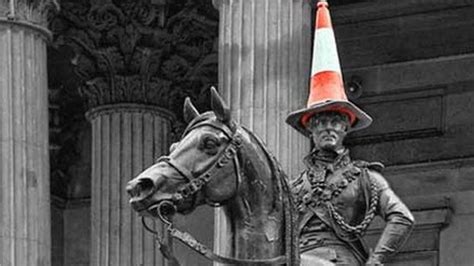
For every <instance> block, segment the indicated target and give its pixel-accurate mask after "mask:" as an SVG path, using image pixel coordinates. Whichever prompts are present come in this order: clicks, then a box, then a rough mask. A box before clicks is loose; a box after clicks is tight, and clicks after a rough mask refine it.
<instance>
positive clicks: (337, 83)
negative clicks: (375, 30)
mask: <svg viewBox="0 0 474 266" xmlns="http://www.w3.org/2000/svg"><path fill="white" fill-rule="evenodd" d="M317 6H318V9H317V13H316V25H315V35H314V44H313V60H312V68H311V81H310V93H309V97H308V102H307V105H306V108H304V109H301V110H298V111H296V112H293V113H291V114H290V115H289V116H288V118H287V120H286V122H287V123H288V124H290V125H291V126H293V127H294V128H295V129H297V130H298V131H300V132H301V133H303V134H304V135H307V136H308V135H309V133H310V132H309V130H308V129H307V128H306V125H307V123H308V121H309V119H310V118H311V117H312V116H313V115H314V114H316V113H320V112H323V111H337V112H341V113H344V114H346V115H348V116H349V119H350V122H351V125H352V126H351V131H355V130H359V129H362V128H365V127H367V126H369V125H370V123H371V122H372V118H370V116H368V115H367V114H366V113H365V112H363V111H362V110H361V109H359V108H358V107H357V106H355V105H354V104H353V103H351V102H349V101H348V100H347V96H346V93H345V91H344V83H343V81H342V72H341V66H340V63H339V56H338V53H337V46H336V38H335V36H334V30H333V28H332V23H331V16H330V14H329V9H328V3H327V2H326V1H323V0H320V1H319V2H318V4H317Z"/></svg>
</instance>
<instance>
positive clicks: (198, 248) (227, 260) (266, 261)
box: [142, 201, 287, 266]
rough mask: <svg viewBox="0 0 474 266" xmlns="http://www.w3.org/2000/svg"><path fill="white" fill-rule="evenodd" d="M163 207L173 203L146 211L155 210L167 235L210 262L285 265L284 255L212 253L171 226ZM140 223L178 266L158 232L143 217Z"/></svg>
mask: <svg viewBox="0 0 474 266" xmlns="http://www.w3.org/2000/svg"><path fill="white" fill-rule="evenodd" d="M163 205H169V206H173V207H174V205H173V203H171V202H169V201H162V202H160V203H159V204H157V205H153V206H151V207H150V208H149V209H148V210H149V211H153V210H155V211H156V212H157V215H158V217H159V218H160V220H161V221H162V222H163V224H165V225H167V227H166V230H167V231H168V232H169V234H170V235H171V236H172V237H173V238H176V239H178V240H179V241H181V242H182V243H183V244H185V245H186V246H188V247H189V248H191V249H192V250H194V251H195V252H197V253H199V254H201V255H202V256H204V257H206V258H207V259H209V260H211V261H215V262H218V263H222V264H232V265H241V264H246V265H281V264H285V263H287V258H286V256H284V255H281V256H278V257H273V258H270V259H238V258H231V257H225V256H221V255H219V254H216V253H214V252H213V251H212V250H211V249H210V248H208V247H207V246H206V245H204V244H202V243H201V242H199V241H198V240H196V238H194V237H193V236H192V235H191V234H189V233H188V232H183V231H180V230H179V229H177V228H175V227H174V226H173V223H172V222H171V221H169V220H168V219H166V218H165V217H166V216H165V215H163V214H162V213H161V206H163ZM142 223H143V225H144V227H145V229H146V230H148V231H149V232H151V233H153V234H154V235H155V239H156V240H157V241H158V243H159V249H160V251H161V252H162V254H163V256H164V257H165V258H166V259H168V260H170V262H171V263H172V264H173V266H179V265H180V264H179V262H178V260H177V259H176V257H175V256H174V255H173V253H172V252H171V249H170V247H169V246H168V245H167V244H165V242H164V241H163V239H162V238H161V237H160V236H159V234H158V232H157V231H155V230H153V229H151V228H150V227H149V226H148V225H147V224H146V222H145V217H142Z"/></svg>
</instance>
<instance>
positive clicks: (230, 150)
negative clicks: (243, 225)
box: [142, 121, 287, 266]
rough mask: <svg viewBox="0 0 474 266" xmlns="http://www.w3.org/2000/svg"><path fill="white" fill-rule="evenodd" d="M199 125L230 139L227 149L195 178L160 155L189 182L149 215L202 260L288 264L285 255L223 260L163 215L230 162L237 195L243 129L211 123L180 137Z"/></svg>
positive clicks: (163, 247)
mask: <svg viewBox="0 0 474 266" xmlns="http://www.w3.org/2000/svg"><path fill="white" fill-rule="evenodd" d="M202 126H210V127H213V128H216V129H219V130H221V131H222V132H223V133H224V134H225V135H226V136H227V137H228V138H229V139H230V142H229V144H228V145H227V147H225V148H224V150H223V152H221V154H220V157H219V158H218V159H217V160H216V161H215V162H214V163H213V164H212V165H210V166H209V168H208V169H207V170H205V171H204V172H203V173H202V174H200V175H198V176H195V175H193V173H192V172H191V171H189V170H188V169H187V168H186V167H183V166H181V165H180V164H179V163H178V162H176V161H175V160H174V159H173V158H171V157H170V156H162V157H160V158H158V160H157V163H159V162H164V163H166V164H168V165H169V166H171V167H172V168H174V169H175V170H176V171H177V172H178V173H179V174H180V175H181V176H182V177H184V178H185V179H187V180H188V181H189V182H188V183H187V184H186V185H184V186H182V187H181V188H180V189H179V190H178V192H176V193H174V194H173V195H172V196H171V199H170V200H164V201H160V202H159V203H158V204H155V205H152V206H151V207H149V208H148V212H150V213H153V212H156V216H157V217H158V218H159V219H160V220H161V221H162V222H163V224H165V225H166V230H167V232H168V233H169V234H170V235H171V236H172V237H174V238H176V239H178V240H179V241H181V242H182V243H184V244H185V245H187V246H188V247H190V248H191V249H193V250H194V251H196V252H198V253H199V254H201V255H203V256H204V257H206V258H208V259H209V260H211V261H215V262H219V263H223V264H237V265H240V264H253V265H280V264H285V263H286V262H287V257H286V256H284V255H281V256H278V257H274V258H270V259H253V260H250V259H237V258H231V257H224V256H221V255H218V254H216V253H214V252H213V251H212V250H211V249H210V248H208V247H207V246H205V245H204V244H202V243H200V242H199V241H198V240H196V239H195V238H194V237H193V236H192V235H190V234H189V233H187V232H182V231H180V230H178V229H177V228H175V227H174V225H173V222H172V221H171V220H170V219H169V218H168V217H167V216H166V215H165V214H164V212H165V211H164V210H167V211H169V210H172V212H173V213H174V212H176V211H177V207H176V205H177V204H179V203H181V202H183V201H184V200H187V199H189V198H190V197H192V196H195V195H196V194H197V193H198V192H199V191H201V189H202V188H203V187H204V186H205V185H206V184H208V183H209V181H211V179H212V177H213V176H215V173H216V172H217V171H219V170H220V169H222V168H223V167H225V166H226V165H227V164H228V163H229V162H231V161H233V162H234V167H235V175H236V177H237V188H236V190H235V191H236V192H235V193H236V194H237V193H238V188H239V184H240V182H241V174H240V165H239V159H238V153H239V151H240V149H241V147H242V141H243V136H242V133H241V131H242V130H243V129H242V128H241V127H239V126H237V125H236V124H234V123H232V125H231V126H229V128H227V127H219V126H217V125H216V124H214V123H210V122H208V121H207V122H201V123H197V124H196V125H193V126H192V127H190V128H189V129H187V130H185V132H184V133H183V136H182V138H184V137H185V136H186V135H187V134H188V133H189V132H191V131H192V130H194V129H196V128H198V127H202ZM196 204H197V203H196V199H195V197H194V199H193V203H192V205H193V206H192V207H194V206H195V205H196ZM208 204H210V205H212V206H218V205H219V203H215V202H208ZM142 223H143V226H144V227H145V229H146V230H147V231H149V232H151V233H153V234H154V235H155V239H156V240H157V242H158V243H159V249H160V251H161V253H162V254H163V256H164V257H165V258H166V259H168V260H169V261H170V263H171V264H172V265H173V266H177V265H179V262H178V260H177V259H176V257H175V256H174V255H173V254H172V252H171V249H170V248H169V246H168V245H167V244H166V243H165V242H164V241H163V239H162V237H160V235H159V233H158V232H157V231H155V230H153V229H151V228H150V227H149V226H148V225H147V224H146V221H145V216H143V217H142Z"/></svg>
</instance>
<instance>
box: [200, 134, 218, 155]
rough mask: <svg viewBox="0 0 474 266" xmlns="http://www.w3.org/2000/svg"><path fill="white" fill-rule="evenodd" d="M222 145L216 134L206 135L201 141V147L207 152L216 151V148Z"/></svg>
mask: <svg viewBox="0 0 474 266" xmlns="http://www.w3.org/2000/svg"><path fill="white" fill-rule="evenodd" d="M219 146H220V142H219V140H218V139H217V138H215V137H214V136H206V137H204V138H203V140H202V143H201V149H203V150H205V151H206V152H207V151H209V152H215V150H216V148H217V147H219Z"/></svg>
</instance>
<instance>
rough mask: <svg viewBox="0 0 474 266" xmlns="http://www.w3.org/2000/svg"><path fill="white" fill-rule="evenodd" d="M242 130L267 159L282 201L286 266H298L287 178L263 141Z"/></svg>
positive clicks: (294, 224) (297, 252)
mask: <svg viewBox="0 0 474 266" xmlns="http://www.w3.org/2000/svg"><path fill="white" fill-rule="evenodd" d="M241 127H242V129H244V131H245V132H246V133H247V134H248V135H249V136H250V137H251V138H252V139H253V140H254V141H255V142H256V143H257V144H258V146H259V147H260V149H262V151H263V152H264V153H265V156H266V157H267V159H268V161H269V163H270V167H271V171H272V176H273V179H274V181H275V182H276V184H277V186H276V187H277V192H278V196H279V197H280V198H281V199H282V201H283V213H284V214H283V215H284V219H285V237H284V239H285V255H286V257H287V265H299V249H298V246H299V243H298V229H297V228H298V227H297V215H296V213H295V210H296V209H295V204H294V202H293V198H292V197H291V192H290V186H289V183H288V176H287V175H286V173H285V172H284V171H283V169H282V167H281V165H280V163H279V162H278V161H277V159H276V157H275V156H274V155H273V154H272V153H271V152H270V151H269V150H268V148H267V146H266V145H265V144H264V143H263V141H262V140H261V139H260V138H259V137H258V136H257V135H255V134H254V133H253V132H252V131H250V130H249V129H247V128H246V127H244V126H242V125H241Z"/></svg>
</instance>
